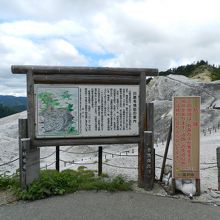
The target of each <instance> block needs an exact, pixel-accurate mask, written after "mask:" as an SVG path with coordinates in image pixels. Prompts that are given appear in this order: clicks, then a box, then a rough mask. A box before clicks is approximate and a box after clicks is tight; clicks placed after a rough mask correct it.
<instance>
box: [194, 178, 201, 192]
mask: <svg viewBox="0 0 220 220" xmlns="http://www.w3.org/2000/svg"><path fill="white" fill-rule="evenodd" d="M195 195H196V196H200V179H196V194H195Z"/></svg>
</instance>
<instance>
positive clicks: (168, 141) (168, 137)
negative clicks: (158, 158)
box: [160, 118, 172, 182]
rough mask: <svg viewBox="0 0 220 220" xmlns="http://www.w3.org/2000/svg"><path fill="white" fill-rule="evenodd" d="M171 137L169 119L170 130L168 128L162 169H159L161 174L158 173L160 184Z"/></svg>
mask: <svg viewBox="0 0 220 220" xmlns="http://www.w3.org/2000/svg"><path fill="white" fill-rule="evenodd" d="M171 136H172V118H171V121H170V128H169V131H168V136H167V143H166V147H165V152H164V157H163V163H162V168H161V173H160V182H162V179H163V173H164V168H165V165H166V159H167V154H168V150H169V145H170V140H171Z"/></svg>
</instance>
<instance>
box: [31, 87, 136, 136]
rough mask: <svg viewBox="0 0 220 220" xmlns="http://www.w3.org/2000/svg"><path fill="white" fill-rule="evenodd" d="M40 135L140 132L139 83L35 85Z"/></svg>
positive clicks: (105, 134)
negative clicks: (130, 84) (129, 84)
mask: <svg viewBox="0 0 220 220" xmlns="http://www.w3.org/2000/svg"><path fill="white" fill-rule="evenodd" d="M35 97H36V106H37V107H36V113H35V116H36V120H37V123H36V124H37V128H36V133H37V135H36V136H37V137H72V136H77V137H87V136H88V137H96V136H129V135H130V136H135V135H138V134H139V126H138V124H139V86H138V85H132V86H127V85H126V86H125V85H117V86H116V85H105V86H102V85H71V86H70V85H62V86H61V85H42V84H39V85H35Z"/></svg>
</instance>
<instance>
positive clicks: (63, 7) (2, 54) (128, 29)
mask: <svg viewBox="0 0 220 220" xmlns="http://www.w3.org/2000/svg"><path fill="white" fill-rule="evenodd" d="M219 9H220V1H219V0H0V95H16V96H24V95H26V77H25V75H14V74H12V73H11V65H26V64H29V65H59V66H95V67H96V66H100V67H102V66H105V67H137V68H138V67H140V68H157V69H159V71H163V70H166V69H169V68H173V67H177V66H179V65H185V64H190V63H193V62H196V61H198V60H202V59H203V60H207V61H208V62H209V63H211V64H215V65H219V64H220V61H219V57H220V13H219Z"/></svg>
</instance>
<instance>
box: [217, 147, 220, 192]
mask: <svg viewBox="0 0 220 220" xmlns="http://www.w3.org/2000/svg"><path fill="white" fill-rule="evenodd" d="M216 157H217V167H218V190H219V191H220V147H217V148H216Z"/></svg>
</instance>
